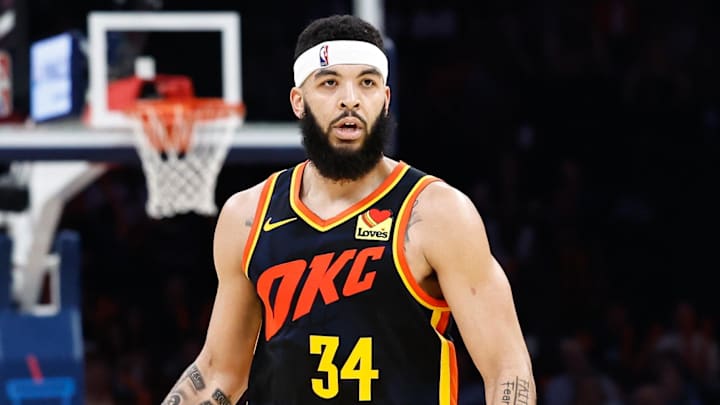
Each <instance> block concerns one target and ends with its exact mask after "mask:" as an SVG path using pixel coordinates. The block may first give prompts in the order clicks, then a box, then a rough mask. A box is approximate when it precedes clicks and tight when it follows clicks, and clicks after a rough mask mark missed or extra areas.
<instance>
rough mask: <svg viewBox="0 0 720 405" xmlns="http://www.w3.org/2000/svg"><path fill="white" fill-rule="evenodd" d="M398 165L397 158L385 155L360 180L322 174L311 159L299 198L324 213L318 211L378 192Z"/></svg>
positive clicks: (346, 203) (353, 201) (304, 174)
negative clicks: (341, 178) (338, 178)
mask: <svg viewBox="0 0 720 405" xmlns="http://www.w3.org/2000/svg"><path fill="white" fill-rule="evenodd" d="M396 165H397V162H396V161H394V160H392V159H390V158H387V157H383V158H382V159H380V161H379V162H378V163H377V164H376V165H375V166H374V167H373V168H372V169H371V170H370V171H369V172H368V173H366V174H364V175H363V176H362V177H360V178H359V179H357V180H333V179H329V178H327V177H323V176H322V175H321V174H320V173H319V172H318V170H317V168H316V167H315V166H314V165H313V164H312V162H308V164H307V166H306V167H305V172H304V173H303V179H302V187H301V192H300V198H301V199H302V200H303V202H304V203H305V204H306V205H307V206H308V207H309V208H310V209H312V210H313V211H315V212H316V213H317V214H321V213H320V212H319V211H322V208H323V207H328V206H331V205H339V206H345V205H346V206H350V205H353V204H355V203H357V202H358V201H360V200H362V199H363V198H365V197H367V196H368V195H369V194H371V193H372V192H373V191H375V190H376V189H377V188H378V187H379V186H380V185H381V184H382V182H383V181H384V180H385V179H386V178H387V176H389V175H390V173H391V172H392V171H393V169H394V168H395V166H396ZM338 209H339V208H338ZM321 216H322V215H321Z"/></svg>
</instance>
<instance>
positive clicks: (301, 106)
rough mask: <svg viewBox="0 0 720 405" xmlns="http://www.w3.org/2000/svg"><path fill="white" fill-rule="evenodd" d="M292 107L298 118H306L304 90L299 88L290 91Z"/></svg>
mask: <svg viewBox="0 0 720 405" xmlns="http://www.w3.org/2000/svg"><path fill="white" fill-rule="evenodd" d="M290 106H291V107H292V110H293V113H294V114H295V116H296V117H298V118H302V117H304V116H305V102H304V101H303V95H302V90H300V88H299V87H293V88H292V89H290Z"/></svg>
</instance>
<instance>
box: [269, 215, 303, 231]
mask: <svg viewBox="0 0 720 405" xmlns="http://www.w3.org/2000/svg"><path fill="white" fill-rule="evenodd" d="M296 219H297V217H292V218H287V219H283V220H282V221H277V222H272V217H269V218H268V219H267V221H265V225H263V231H265V232H270V231H272V230H273V229H275V228H279V227H281V226H283V225H285V224H287V223H290V222H292V221H294V220H296Z"/></svg>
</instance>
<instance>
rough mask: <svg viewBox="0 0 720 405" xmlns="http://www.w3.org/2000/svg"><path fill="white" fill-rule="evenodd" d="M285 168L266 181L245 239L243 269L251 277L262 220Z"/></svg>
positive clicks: (246, 275)
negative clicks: (252, 260)
mask: <svg viewBox="0 0 720 405" xmlns="http://www.w3.org/2000/svg"><path fill="white" fill-rule="evenodd" d="M283 171H284V170H281V171H278V172H275V173H273V174H271V175H270V177H268V178H267V180H266V181H265V185H264V186H263V189H262V191H261V192H260V198H259V199H258V203H257V207H256V208H255V217H254V218H253V223H252V226H251V227H250V232H249V233H248V237H247V240H246V241H245V247H244V249H243V255H242V262H241V263H242V270H243V273H244V274H245V277H248V278H250V276H249V274H248V270H249V269H250V260H251V259H252V255H253V252H254V251H255V246H256V245H257V241H258V237H259V236H260V230H261V229H262V220H263V218H265V214H266V213H267V210H268V207H269V206H270V197H271V196H272V193H273V190H274V189H275V184H276V183H277V179H278V176H280V173H282V172H283Z"/></svg>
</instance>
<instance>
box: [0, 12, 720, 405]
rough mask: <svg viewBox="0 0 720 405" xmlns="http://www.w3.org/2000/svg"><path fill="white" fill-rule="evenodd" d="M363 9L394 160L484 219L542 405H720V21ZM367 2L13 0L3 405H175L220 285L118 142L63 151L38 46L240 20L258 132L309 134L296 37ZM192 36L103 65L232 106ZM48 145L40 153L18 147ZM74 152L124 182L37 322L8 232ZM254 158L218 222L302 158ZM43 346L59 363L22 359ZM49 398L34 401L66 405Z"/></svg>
mask: <svg viewBox="0 0 720 405" xmlns="http://www.w3.org/2000/svg"><path fill="white" fill-rule="evenodd" d="M230 3H233V4H234V3H237V5H231V4H230ZM355 3H364V4H360V5H364V6H367V5H368V4H370V3H372V5H373V6H374V7H375V8H376V11H377V10H379V14H373V15H376V16H379V17H380V19H381V21H382V22H383V27H384V28H383V31H384V34H385V35H386V37H387V38H388V40H387V41H388V44H389V46H390V47H391V48H392V52H391V63H393V64H394V65H393V66H392V67H391V68H392V70H391V80H390V81H391V83H390V84H391V86H392V90H393V93H392V94H393V95H392V103H393V114H394V115H395V117H396V119H397V122H398V127H397V130H396V133H395V138H394V139H393V142H392V144H391V147H392V148H391V150H389V152H388V153H389V155H390V156H392V157H393V158H395V159H401V160H403V161H406V162H408V163H410V164H411V165H414V166H417V167H419V168H421V169H423V170H425V171H427V172H429V173H431V174H435V175H437V176H438V177H441V178H443V179H444V180H446V181H447V182H448V183H450V184H452V185H454V186H456V187H457V188H459V189H460V190H462V191H464V192H465V193H466V194H468V195H469V196H470V197H471V198H472V200H473V201H474V202H475V204H476V206H477V208H478V210H479V212H480V214H481V215H482V217H483V219H484V221H485V225H486V228H487V231H488V236H489V239H490V244H491V248H492V250H493V253H494V254H495V256H496V257H497V259H498V261H499V262H500V263H501V264H502V266H503V268H504V269H505V271H506V272H507V275H508V277H509V279H510V282H511V284H512V287H513V289H514V290H513V291H514V299H515V302H516V305H517V310H518V315H519V318H520V321H521V324H522V327H523V330H524V332H525V335H526V339H527V342H528V345H529V348H530V351H531V355H532V357H533V364H534V368H535V370H534V371H535V379H536V383H537V389H538V404H547V405H576V404H584V405H593V404H612V405H619V404H625V405H646V404H683V405H712V404H720V353H719V350H720V348H719V347H718V345H719V343H718V321H720V305H719V304H718V298H717V297H718V287H717V285H718V284H717V282H716V281H715V280H716V279H717V275H716V273H717V272H718V270H720V268H719V267H718V264H717V263H718V259H717V256H716V254H715V253H717V252H718V244H719V243H720V237H718V225H719V223H718V210H719V208H720V205H719V204H718V203H719V202H720V200H719V199H718V191H717V188H718V185H720V176H719V175H720V170H718V169H720V167H719V166H720V157H719V153H720V74H719V72H720V19H719V18H718V17H717V16H718V15H720V3H718V2H716V1H710V0H705V1H701V0H688V1H669V0H660V1H649V0H591V1H570V0H552V1H527V0H525V1H523V0H517V1H499V0H496V1H483V2H471V1H443V2H440V1H409V0H396V1H387V2H385V3H383V2H376V1H368V2H362V1H358V2H355ZM360 5H359V4H354V2H352V1H349V0H346V1H341V0H327V1H320V0H314V1H302V2H301V1H285V2H269V1H264V2H257V1H245V2H228V1H217V0H202V1H200V0H187V1H172V2H171V1H168V0H165V1H163V0H112V1H111V0H95V1H89V0H84V1H64V2H63V1H52V0H14V1H13V0H3V1H0V11H2V13H3V15H2V16H0V21H2V23H0V27H3V28H2V30H1V31H0V51H2V54H0V57H3V55H6V57H9V58H10V60H11V62H10V64H11V66H12V69H11V72H8V69H5V72H0V73H2V74H3V76H2V77H0V86H1V87H2V88H1V89H0V90H1V91H2V92H3V95H2V97H3V102H2V105H0V114H2V118H1V119H2V121H0V157H2V159H1V160H0V164H1V165H2V169H3V172H2V173H3V174H2V175H0V186H1V188H0V190H1V191H2V199H1V200H0V201H2V204H3V205H2V207H0V227H2V230H3V231H4V232H3V233H4V234H5V236H4V238H3V239H2V240H0V260H1V261H2V263H0V273H2V274H0V288H2V289H3V290H2V292H0V314H1V315H0V404H5V403H11V402H9V401H10V400H11V399H15V400H17V399H18V398H23V395H31V394H28V393H27V392H33V391H32V389H30V388H28V387H27V384H25V385H23V381H33V380H38V379H42V378H45V379H47V380H48V381H51V380H52V378H51V377H52V376H59V377H57V380H52V381H55V383H57V387H56V388H53V390H54V391H53V390H50V389H49V391H48V392H50V391H52V392H50V393H49V394H48V397H46V399H45V401H50V399H47V398H52V395H55V396H57V398H71V400H72V401H73V402H72V403H73V404H87V405H101V404H102V405H106V404H113V405H120V404H138V405H148V404H158V403H160V401H161V400H162V397H163V396H164V395H165V394H166V393H167V392H168V390H169V389H170V388H171V387H172V385H173V384H174V382H175V380H176V378H177V377H178V376H179V375H180V373H181V372H182V371H183V370H184V368H185V367H187V365H188V364H190V362H191V361H192V360H193V359H194V357H195V355H196V354H197V353H198V352H199V350H200V348H201V346H202V344H203V341H204V338H205V329H206V327H207V324H208V317H209V313H210V309H211V305H212V299H213V296H214V292H215V286H216V278H215V273H214V269H213V262H212V237H213V230H214V225H215V221H216V219H217V218H216V216H204V215H197V214H193V213H191V214H184V215H177V216H174V217H172V218H164V219H153V218H150V217H149V216H148V215H147V214H146V212H145V201H146V199H147V194H148V191H147V188H146V183H145V175H144V173H143V170H142V168H141V165H140V161H139V160H138V159H137V157H133V156H132V155H130V156H129V157H128V156H124V157H123V152H122V151H118V150H117V149H116V147H115V146H114V145H113V144H111V143H109V141H107V142H108V143H103V142H106V141H104V139H110V138H107V132H104V131H103V130H92V129H89V128H87V127H85V126H77V128H80V129H78V130H77V131H73V130H70V131H66V132H73V133H71V134H69V135H72V137H71V139H73V140H76V139H77V138H81V137H83V136H87V137H96V138H95V140H96V141H97V142H99V145H100V146H98V147H97V149H98V150H96V151H95V152H93V153H92V156H89V157H88V156H86V155H85V154H84V153H85V152H82V153H81V152H77V150H78V149H80V146H74V145H73V144H71V143H68V144H67V145H58V143H57V142H56V138H53V136H54V134H55V132H54V131H56V130H57V129H58V128H68V127H70V128H76V127H75V126H73V124H74V123H75V124H76V123H77V122H78V121H79V120H81V119H82V116H83V114H84V113H85V112H86V111H87V110H86V108H87V105H85V104H84V103H85V101H84V98H81V100H80V104H79V109H70V110H69V111H68V112H67V113H65V114H64V115H62V116H59V117H58V118H54V119H48V120H46V121H40V120H38V119H35V118H34V116H33V111H32V109H31V104H32V99H33V96H32V94H33V90H32V89H33V85H34V79H33V76H31V75H30V72H31V67H32V65H33V63H31V62H32V61H31V53H30V49H31V47H32V45H33V44H35V43H36V42H37V41H40V40H42V39H45V38H49V37H52V36H55V35H58V34H61V33H66V32H71V33H73V35H74V36H75V38H78V39H79V41H80V43H81V44H82V43H83V40H84V39H85V38H87V35H88V25H87V24H88V23H87V22H88V14H89V13H90V12H93V11H163V12H164V11H168V12H175V11H178V12H179V11H182V12H186V11H187V12H204V11H233V12H237V13H238V14H239V16H240V18H241V22H242V25H241V31H240V34H241V41H240V45H241V52H240V54H241V60H242V62H241V65H242V76H241V78H242V84H243V90H242V99H243V101H244V103H245V104H246V106H247V116H246V124H247V127H248V128H255V127H253V126H252V124H256V126H257V125H262V124H263V123H283V124H284V123H286V124H288V125H290V128H293V127H292V125H294V122H293V121H294V116H293V115H292V111H291V109H290V106H289V103H288V93H289V89H290V86H291V76H292V75H291V72H292V56H293V50H294V40H295V37H296V35H297V34H298V33H299V32H300V30H301V29H302V28H303V27H304V26H305V24H307V23H308V22H309V21H310V20H311V19H313V18H316V17H320V16H324V15H328V14H333V13H358V12H360V11H362V10H363V9H362V8H361V7H360ZM112 35H114V34H112V33H110V34H108V38H107V39H108V41H109V42H112V41H113V38H114V37H112ZM176 35H177V36H175V37H171V36H170V34H167V33H156V34H155V35H148V36H145V37H142V38H143V40H142V41H138V40H137V37H134V36H133V35H132V33H131V34H130V35H126V36H123V37H118V38H116V39H114V40H115V41H116V42H115V44H116V46H118V47H122V46H123V45H125V48H123V49H125V52H124V53H123V52H121V51H117V52H116V53H115V54H114V55H115V57H116V59H112V60H110V61H108V67H109V71H108V77H110V78H113V75H116V76H115V77H122V76H123V74H124V73H125V74H126V73H127V72H129V71H130V70H128V69H129V68H127V66H130V65H132V63H133V59H134V57H135V56H137V55H140V54H152V55H153V56H154V57H155V58H156V70H157V72H158V73H169V74H176V73H178V74H179V73H182V74H187V75H189V76H191V77H192V83H193V85H194V88H195V91H196V92H197V93H198V94H200V95H213V94H217V93H219V92H221V89H222V86H223V81H222V78H221V75H220V74H218V72H219V71H220V67H218V63H219V62H220V60H221V57H220V53H221V52H222V50H221V47H220V46H219V45H217V43H218V34H217V33H195V34H194V35H191V34H188V33H182V32H180V33H177V34H176ZM133 47H135V48H133ZM79 48H80V49H81V54H80V55H81V56H80V60H81V61H83V60H84V59H83V58H85V57H86V56H83V55H85V54H83V53H82V49H83V47H82V46H80V47H79ZM123 58H124V59H123ZM0 59H1V58H0ZM1 64H2V60H0V65H1ZM79 66H83V63H80V65H79ZM113 69H114V70H113ZM123 69H124V70H123ZM79 74H80V77H79V78H74V81H73V84H72V85H73V86H81V90H82V91H86V89H88V83H87V82H86V80H83V79H84V78H85V79H86V78H87V69H86V68H82V67H81V68H80V70H79ZM83 75H84V76H83ZM83 86H84V87H83ZM8 106H9V107H8ZM10 107H11V108H10ZM35 121H37V122H35ZM242 130H243V129H241V130H240V131H241V132H242ZM42 131H44V132H43V133H48V136H45V137H43V138H41V139H40V140H39V141H38V142H40V143H41V144H43V143H44V144H46V145H47V147H45V148H40V149H33V148H31V147H25V146H22V145H21V146H19V147H18V146H17V145H14V144H12V142H11V141H10V140H13V139H19V141H18V142H19V143H20V144H22V143H23V142H24V140H23V138H24V139H26V140H30V139H34V138H33V135H34V133H35V134H36V133H39V132H42ZM61 132H62V131H61ZM62 133H65V132H62ZM240 136H242V135H240ZM3 137H5V140H3ZM13 142H14V141H13ZM68 142H71V141H68ZM72 142H74V141H72ZM41 146H42V145H41ZM39 150H41V151H39ZM125 152H127V150H126V151H125ZM130 152H132V153H134V152H133V151H132V150H130ZM76 153H77V154H78V156H80V155H82V156H80V159H86V158H87V159H89V160H90V161H91V162H92V164H98V163H102V162H103V161H104V160H107V161H108V162H109V163H107V164H106V165H105V166H103V171H102V173H100V174H98V175H97V177H96V178H94V179H93V180H92V181H88V182H87V183H86V184H84V186H83V187H81V188H79V189H77V190H76V191H75V192H74V193H72V195H69V196H67V197H66V198H65V201H64V203H63V204H62V207H61V211H60V213H59V215H58V217H57V223H56V226H55V227H54V228H52V229H53V232H55V234H56V235H57V238H56V239H55V242H54V245H53V246H55V248H54V249H57V250H58V251H59V252H62V249H66V250H67V251H69V253H68V255H70V256H68V257H69V259H68V260H67V261H63V264H61V265H60V271H59V276H57V278H58V280H53V279H52V277H51V275H52V274H51V275H49V276H47V277H46V278H44V279H42V280H41V283H40V284H39V285H40V286H41V288H42V291H41V293H40V297H39V299H40V300H41V301H44V302H45V301H51V300H52V299H53V293H52V291H53V283H57V284H58V285H59V288H60V289H61V290H62V291H63V293H62V294H63V295H62V300H63V301H62V302H63V304H62V305H63V306H65V307H64V308H63V309H61V311H60V312H61V314H60V315H47V314H36V315H34V316H30V317H28V316H27V315H23V316H20V315H18V304H17V303H16V302H14V300H13V299H12V298H11V296H12V295H13V294H12V291H14V287H13V283H18V282H20V281H21V280H20V278H19V277H17V275H16V276H12V277H11V272H12V268H13V260H12V259H13V258H12V256H13V255H12V252H13V246H16V245H13V243H15V242H16V241H15V240H14V238H13V232H12V226H11V225H12V223H13V222H12V218H13V217H14V216H17V215H21V214H22V212H23V210H25V209H27V207H26V205H27V204H23V202H26V201H25V200H26V199H27V198H26V197H27V195H24V194H23V189H22V187H21V186H22V176H19V175H18V172H19V171H20V172H21V171H22V170H15V169H13V167H15V168H16V165H14V163H18V162H28V161H35V160H42V159H45V158H47V157H48V156H50V157H51V159H52V160H58V161H67V160H72V159H75V158H74V157H73V156H74V155H73V154H76ZM235 153H236V155H234V156H235V157H234V158H233V159H228V161H227V162H226V163H225V165H224V166H223V167H222V170H221V171H220V173H219V175H218V179H217V188H216V192H215V200H216V202H217V204H218V206H221V205H222V203H223V202H224V201H225V200H226V199H227V198H228V197H229V196H230V195H232V194H233V193H234V192H236V191H239V190H241V189H243V188H246V187H248V186H251V185H254V184H256V183H257V182H259V181H262V180H263V179H264V178H265V177H266V176H267V175H269V174H270V173H271V172H273V171H275V170H278V169H280V168H284V167H287V166H289V165H291V164H293V163H295V162H298V161H300V160H302V159H303V157H304V156H303V155H302V151H301V150H294V151H290V152H288V150H286V149H274V148H273V147H271V146H268V147H263V148H260V150H259V151H257V152H253V153H243V150H242V147H238V150H236V151H235ZM117 155H121V156H120V157H117ZM125 155H127V153H125ZM103 164H104V163H103ZM18 184H19V185H18ZM63 246H64V247H63ZM238 254H240V252H238ZM73 263H74V265H73ZM68 266H72V267H68ZM53 274H57V272H56V273H53ZM6 293H7V294H6ZM65 310H71V311H70V312H67V313H65V312H64V311H65ZM32 318H38V320H37V322H36V323H34V322H35V321H36V320H34V319H32ZM72 325H76V326H77V327H75V329H73V326H72ZM78 327H79V329H78ZM488 327H492V325H488ZM49 337H52V339H50V340H51V342H50V343H48V344H47V345H46V344H45V343H42V342H43V340H42V339H46V340H47V339H49ZM33 342H35V343H37V342H41V343H40V344H41V346H42V349H38V350H37V351H35V352H32V353H30V354H28V353H26V352H24V351H22V350H23V349H20V348H22V347H26V346H24V345H28V344H29V345H32V344H33ZM458 345H459V347H460V352H461V354H463V353H464V352H463V351H462V347H463V346H462V342H458ZM460 367H461V370H462V371H463V372H464V374H463V376H462V378H463V381H467V385H468V387H469V388H470V389H469V390H468V391H467V392H465V393H463V394H462V395H461V398H460V399H461V403H462V404H464V405H470V404H473V405H474V404H478V405H479V404H484V401H483V400H482V399H481V396H482V394H481V390H482V385H481V384H480V383H475V382H474V381H478V380H477V378H478V376H477V375H476V372H473V371H471V370H470V368H469V367H471V365H470V360H469V359H468V358H467V357H461V362H460ZM60 377H62V378H60ZM24 393H25V394H24ZM25 398H32V397H31V396H27V397H25ZM37 398H39V397H35V399H34V400H32V399H29V400H28V401H40V402H32V403H48V404H49V403H51V402H42V401H43V399H37ZM68 400H70V399H68ZM652 401H656V402H652ZM28 403H30V402H28ZM53 403H54V402H53ZM58 403H59V402H58Z"/></svg>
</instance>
